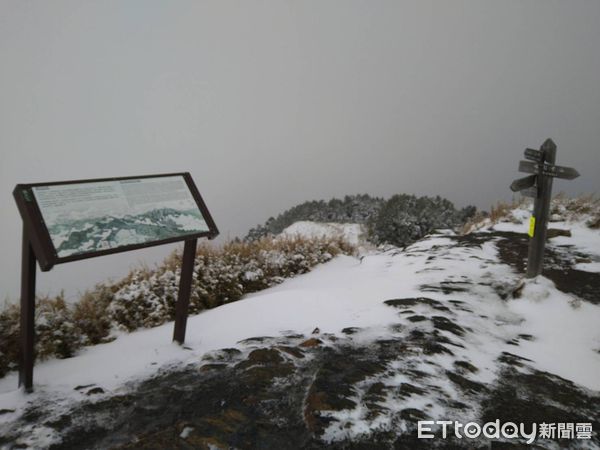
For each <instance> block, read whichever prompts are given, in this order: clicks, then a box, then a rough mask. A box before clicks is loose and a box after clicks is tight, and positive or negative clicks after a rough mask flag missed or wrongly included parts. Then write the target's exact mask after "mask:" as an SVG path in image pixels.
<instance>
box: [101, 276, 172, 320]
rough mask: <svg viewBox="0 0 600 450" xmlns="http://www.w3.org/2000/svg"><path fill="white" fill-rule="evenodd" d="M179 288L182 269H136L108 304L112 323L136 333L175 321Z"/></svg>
mask: <svg viewBox="0 0 600 450" xmlns="http://www.w3.org/2000/svg"><path fill="white" fill-rule="evenodd" d="M178 285H179V269H177V273H175V272H173V271H172V270H168V269H167V270H162V271H161V270H160V269H159V270H157V271H155V272H149V271H147V270H136V271H134V272H133V273H132V274H130V276H129V282H128V283H125V284H124V285H123V286H122V287H121V288H120V289H119V290H117V291H116V292H115V294H114V297H113V299H112V302H111V303H110V305H108V308H107V313H108V316H109V317H110V320H111V321H112V322H114V323H115V324H116V325H118V326H119V327H121V328H124V329H126V330H128V331H133V330H135V329H136V328H140V327H146V328H150V327H154V326H157V325H160V324H162V323H165V322H167V321H169V320H172V319H173V318H174V316H175V313H174V311H175V302H176V301H177V290H178Z"/></svg>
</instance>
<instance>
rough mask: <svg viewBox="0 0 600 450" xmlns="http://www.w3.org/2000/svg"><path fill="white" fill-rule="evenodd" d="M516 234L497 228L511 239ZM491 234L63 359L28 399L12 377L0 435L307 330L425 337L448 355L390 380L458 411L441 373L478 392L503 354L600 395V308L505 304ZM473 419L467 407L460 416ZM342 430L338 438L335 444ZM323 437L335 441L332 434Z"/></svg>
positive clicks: (333, 268) (544, 300)
mask: <svg viewBox="0 0 600 450" xmlns="http://www.w3.org/2000/svg"><path fill="white" fill-rule="evenodd" d="M524 226H525V225H523V224H517V225H502V226H500V227H498V228H499V229H500V230H499V231H502V232H515V231H521V228H523V227H524ZM492 231H493V230H483V231H482V232H480V233H476V234H473V235H470V236H471V237H459V236H455V235H453V234H452V233H440V234H436V235H433V236H430V237H428V238H425V239H423V240H422V241H419V242H417V243H415V244H414V245H412V246H410V247H408V248H406V249H404V250H397V249H396V250H389V251H386V252H372V253H369V254H366V255H363V256H362V257H361V258H353V257H349V256H340V257H337V258H336V259H334V260H333V261H331V262H329V263H327V264H323V265H321V266H319V267H317V268H316V269H314V270H313V271H312V272H310V273H308V274H305V275H301V276H298V277H296V278H294V279H290V280H287V281H285V282H284V283H282V284H281V285H278V286H276V287H273V288H270V289H267V290H265V291H262V292H259V293H256V294H253V295H250V296H248V297H246V298H245V299H243V300H241V301H238V302H235V303H230V304H227V305H223V306H220V307H218V308H215V309H212V310H207V311H204V312H202V313H201V314H198V315H196V316H193V317H190V319H189V321H188V328H187V338H186V344H185V346H184V347H179V346H177V345H175V344H173V343H171V337H172V323H169V324H165V325H163V326H159V327H156V328H153V329H147V330H141V331H136V332H134V333H130V334H122V335H120V336H119V337H118V338H117V339H116V340H115V341H113V342H110V343H107V344H102V345H97V346H95V347H90V348H86V349H84V350H83V351H81V352H80V353H79V354H78V355H77V356H76V357H73V358H70V359H65V360H49V361H44V362H41V363H38V364H37V365H36V367H35V392H34V393H33V394H31V395H25V394H23V393H22V392H21V391H20V390H18V389H17V388H16V386H17V374H16V373H12V374H9V375H8V376H7V377H5V378H3V379H2V380H0V410H4V412H3V414H0V427H2V426H4V427H10V426H11V423H13V422H15V421H16V422H18V421H19V417H20V416H21V415H22V414H23V412H24V411H27V410H28V409H30V408H31V407H32V406H35V405H48V404H49V403H51V404H52V405H53V406H52V408H54V409H55V411H54V412H55V413H60V411H61V410H62V411H66V410H68V409H69V408H71V407H72V406H73V405H74V404H77V403H78V402H87V401H90V397H89V396H88V395H87V394H88V393H89V390H88V389H87V388H86V387H90V386H94V387H101V389H102V391H103V393H102V394H100V396H102V397H106V396H110V395H114V394H119V393H123V392H127V391H128V390H131V389H135V384H136V383H137V382H139V381H142V380H144V379H147V378H148V377H151V376H153V375H155V374H156V373H158V371H159V370H160V369H167V368H172V369H173V370H175V369H176V368H181V367H185V366H186V365H190V364H198V362H199V361H201V360H202V357H203V356H204V355H205V354H207V353H209V352H212V351H215V350H218V349H223V348H232V347H234V348H239V349H241V350H242V351H246V344H244V343H243V342H241V341H244V340H245V339H248V338H251V337H257V336H259V337H265V336H272V337H281V336H285V335H290V334H301V335H310V334H311V333H312V331H313V330H315V329H316V328H318V330H319V333H322V334H329V335H339V336H342V335H343V334H342V330H343V329H347V328H350V327H353V328H356V329H358V330H359V331H358V332H357V333H356V334H354V335H353V336H352V339H353V340H354V342H355V344H357V345H360V344H368V343H369V342H373V341H375V340H376V339H381V338H384V337H386V336H391V335H392V334H393V333H392V332H390V330H391V329H395V330H399V329H402V330H403V331H402V332H398V333H400V334H398V333H396V332H394V333H396V334H393V337H394V338H395V339H396V338H398V339H399V338H401V336H406V337H407V338H408V336H413V335H414V333H415V330H416V331H417V332H421V333H434V335H435V336H437V337H438V338H440V342H442V343H444V342H446V343H450V345H451V346H452V347H451V349H452V351H451V352H449V353H448V352H444V351H441V352H432V354H429V355H427V356H424V355H417V357H416V358H413V359H406V360H398V361H397V362H396V363H395V364H396V365H397V366H398V367H397V369H398V370H401V366H402V365H403V364H409V365H411V367H412V368H413V369H415V370H417V369H418V370H421V371H423V373H427V374H428V375H427V376H428V377H433V378H434V379H436V383H437V384H438V385H439V386H441V388H442V389H443V390H444V395H445V396H446V397H447V398H448V399H454V400H456V401H458V400H461V401H462V400H464V399H463V398H462V397H461V395H462V394H461V392H460V391H459V390H457V388H456V386H454V385H453V384H452V383H451V382H450V381H448V378H447V373H448V371H452V370H456V363H457V361H462V362H463V363H468V364H470V365H472V366H473V367H475V368H476V370H474V371H473V373H470V374H469V380H471V381H472V382H474V383H487V384H490V383H494V380H495V379H496V378H497V377H498V375H499V368H498V367H499V366H498V360H499V357H500V356H501V355H503V354H507V353H508V354H511V355H516V357H522V358H527V359H528V360H530V363H529V364H530V366H531V367H533V368H535V369H537V370H539V371H544V372H549V373H551V374H555V375H558V376H560V377H562V378H564V379H567V380H571V381H572V382H574V383H575V384H576V385H579V386H582V387H583V388H586V389H590V390H592V391H600V351H599V350H600V327H598V326H597V324H598V323H600V306H598V305H595V304H592V303H590V302H587V301H580V300H578V299H575V298H574V297H573V295H571V294H569V293H564V292H561V291H558V290H557V289H556V288H555V287H554V285H553V283H552V282H551V281H550V280H548V279H545V278H543V277H540V278H538V279H537V280H535V281H533V282H529V283H527V284H526V285H525V287H524V289H523V291H522V295H521V298H518V299H513V298H511V296H510V293H511V292H512V290H513V289H514V288H515V287H516V286H517V285H518V282H519V281H520V278H521V275H520V274H518V273H517V272H516V271H515V270H514V268H513V267H511V266H510V265H508V264H506V263H504V262H503V261H502V260H501V258H500V256H499V254H498V248H497V242H498V240H499V239H502V237H498V236H495V235H493V233H492ZM559 239H561V240H562V241H561V242H564V241H565V240H567V241H566V242H567V243H568V244H569V245H574V246H576V247H577V248H578V249H579V250H582V249H583V250H585V249H587V248H590V249H591V251H590V254H596V253H595V252H596V250H597V249H598V248H600V245H599V242H600V233H598V232H588V231H587V230H585V232H584V231H581V232H577V233H574V238H573V243H570V242H569V241H568V239H569V238H563V237H561V238H559ZM588 241H589V242H588ZM592 269H593V268H589V267H588V268H587V270H589V271H592ZM394 299H400V300H394ZM402 299H407V300H408V301H406V302H404V303H403V300H402ZM414 299H418V301H415V300H414ZM386 300H394V301H393V302H388V303H385V301H386ZM411 301H412V303H411ZM407 305H409V306H410V307H409V306H407ZM402 333H404V334H402ZM411 333H412V334H411ZM442 338H443V339H444V340H441V339H442ZM419 361H420V362H419ZM392 366H393V364H392ZM392 368H393V367H392ZM380 381H382V382H384V384H385V383H387V384H390V385H392V384H394V383H396V384H398V385H399V384H401V383H403V382H405V381H406V380H404V379H403V378H402V376H400V375H397V376H395V377H391V378H390V377H388V378H385V377H384V378H382V379H381V380H380ZM94 398H95V397H94ZM390 402H391V403H390ZM412 402H413V403H414V404H415V405H418V406H419V407H420V408H425V406H424V405H425V403H429V404H430V406H427V407H426V412H427V413H428V414H430V415H435V414H442V413H443V411H444V407H443V406H442V404H441V403H440V404H436V403H435V401H433V402H432V401H423V400H418V398H413V400H412ZM415 402H416V403H415ZM388 403H389V404H388V405H387V408H388V410H390V411H392V412H393V411H394V410H395V408H396V409H397V407H398V405H397V399H396V400H393V399H388ZM432 403H433V404H432ZM394 404H395V405H396V406H393V405H394ZM407 404H408V403H407ZM407 404H403V405H402V408H406V406H407ZM478 410H479V409H478V407H477V405H476V404H474V405H473V409H472V414H476V413H477V411H478ZM335 414H337V416H335ZM335 414H334V416H335V417H336V418H337V420H340V421H343V419H344V417H345V418H348V417H352V414H355V415H356V414H358V415H360V410H357V411H354V413H353V412H352V411H346V412H336V413H335ZM16 422H15V423H16ZM384 422H385V421H383V422H381V423H384ZM357 423H358V425H356V424H357ZM361 424H362V425H361ZM355 425H356V427H357V428H356V433H360V432H361V431H360V430H362V429H363V428H364V423H363V422H360V421H358V422H356V423H355ZM372 425H373V424H371V425H369V426H372ZM367 428H368V427H367ZM0 429H1V428H0ZM348 430H350V431H348ZM352 430H353V428H352V426H349V427H346V429H345V430H344V433H346V434H344V436H346V435H347V433H349V432H351V431H352ZM46 432H47V435H44V434H43V432H42V431H38V433H40V435H39V436H38V437H37V438H35V439H37V441H36V440H35V439H33V441H31V442H29V443H30V444H31V445H34V446H35V445H40V446H42V447H43V446H44V442H46V443H48V442H53V441H56V439H60V437H59V436H57V435H56V433H55V432H54V431H52V430H50V431H48V430H46ZM328 436H329V438H330V439H335V438H336V436H337V435H336V431H335V430H333V431H331V432H330V433H329V435H328Z"/></svg>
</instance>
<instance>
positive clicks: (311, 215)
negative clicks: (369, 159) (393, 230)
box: [245, 194, 384, 241]
mask: <svg viewBox="0 0 600 450" xmlns="http://www.w3.org/2000/svg"><path fill="white" fill-rule="evenodd" d="M383 203H384V200H383V199H382V198H379V197H371V196H370V195H368V194H361V195H346V196H345V197H344V198H343V200H340V199H337V198H332V199H331V200H329V201H327V202H326V201H324V200H313V201H309V202H304V203H301V204H299V205H296V206H294V207H293V208H290V209H288V210H287V211H285V212H283V213H282V214H279V215H278V216H277V217H276V218H274V217H270V218H269V219H268V220H267V221H266V222H265V224H264V225H257V226H256V227H254V228H252V229H250V231H249V232H248V234H247V235H246V237H245V240H246V241H254V240H257V239H261V238H263V237H265V236H268V235H276V234H279V233H281V232H282V231H283V230H284V229H286V228H287V227H289V226H290V225H292V224H293V223H296V222H298V221H301V220H309V221H312V222H334V223H363V224H364V223H367V222H368V221H369V220H371V218H373V217H374V216H376V215H377V214H378V212H379V210H380V209H381V206H382V205H383Z"/></svg>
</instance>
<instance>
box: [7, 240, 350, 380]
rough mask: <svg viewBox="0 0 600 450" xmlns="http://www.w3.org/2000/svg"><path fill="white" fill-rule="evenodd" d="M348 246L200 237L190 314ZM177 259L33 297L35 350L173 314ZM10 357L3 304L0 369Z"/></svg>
mask: <svg viewBox="0 0 600 450" xmlns="http://www.w3.org/2000/svg"><path fill="white" fill-rule="evenodd" d="M353 251H354V249H353V248H352V247H351V246H350V245H349V244H347V243H345V242H344V241H342V240H339V239H329V238H328V239H305V238H277V239H272V238H265V239H260V240H256V241H254V242H241V241H234V242H231V243H228V244H225V245H224V246H223V247H213V246H210V245H207V244H203V245H201V246H199V248H198V251H197V254H196V261H195V271H194V277H193V283H192V294H191V298H190V314H194V313H198V312H200V311H202V310H204V309H208V308H214V307H216V306H219V305H222V304H225V303H229V302H233V301H236V300H239V299H240V298H241V297H242V296H243V295H244V294H247V293H250V292H256V291H259V290H261V289H264V288H266V287H269V286H273V285H275V284H278V283H281V282H282V281H283V280H284V279H285V278H289V277H292V276H294V275H297V274H300V273H305V272H307V271H309V270H310V269H311V268H312V267H314V266H315V265H316V264H319V263H323V262H326V261H329V260H330V259H332V258H333V257H334V256H335V255H337V254H339V253H352V252H353ZM180 261H181V254H179V253H174V254H173V255H171V256H170V257H169V258H167V259H166V260H165V261H164V263H163V264H162V265H161V266H159V267H157V268H156V269H153V270H150V269H147V268H144V269H138V270H134V271H132V272H131V273H130V274H129V275H128V276H127V277H126V278H125V279H123V280H121V281H119V282H117V283H114V284H111V285H109V284H100V285H98V286H96V287H95V288H94V289H93V290H91V291H88V292H86V293H84V294H83V295H82V297H81V298H80V300H79V301H78V302H77V303H75V304H74V305H68V304H67V303H66V302H65V300H64V298H63V296H62V295H59V296H57V297H55V298H48V297H43V298H38V299H37V302H36V304H37V306H36V353H37V357H38V358H40V359H43V358H46V357H50V356H55V357H58V358H67V357H69V356H72V355H73V354H74V353H75V352H76V351H77V349H78V348H80V347H81V346H83V345H94V344H98V343H101V342H106V341H107V340H109V339H110V337H109V336H110V332H111V330H112V329H113V328H120V329H122V330H127V331H133V330H135V329H138V328H141V327H154V326H157V325H161V324H163V323H165V322H168V321H170V320H173V319H174V316H175V303H176V301H177V293H178V289H179V277H180ZM18 356H19V308H18V307H17V306H15V305H9V306H7V307H5V308H4V309H3V310H2V311H0V376H3V375H4V374H6V373H7V372H8V371H9V370H12V369H14V368H16V364H17V361H18Z"/></svg>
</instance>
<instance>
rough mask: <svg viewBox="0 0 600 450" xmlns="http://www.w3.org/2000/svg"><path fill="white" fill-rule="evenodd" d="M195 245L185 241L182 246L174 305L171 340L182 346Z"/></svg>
mask: <svg viewBox="0 0 600 450" xmlns="http://www.w3.org/2000/svg"><path fill="white" fill-rule="evenodd" d="M196 243H197V239H190V240H187V241H185V243H184V246H183V258H182V261H181V275H180V277H179V292H178V294H177V304H176V305H175V328H174V330H173V340H174V341H175V342H177V343H179V344H183V342H184V341H185V327H186V325H187V316H188V306H189V304H190V293H191V291H192V280H193V275H194V259H195V258H196Z"/></svg>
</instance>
